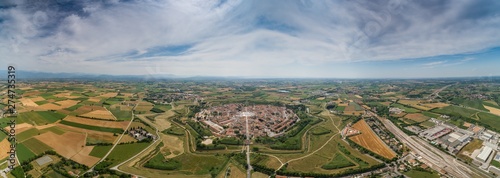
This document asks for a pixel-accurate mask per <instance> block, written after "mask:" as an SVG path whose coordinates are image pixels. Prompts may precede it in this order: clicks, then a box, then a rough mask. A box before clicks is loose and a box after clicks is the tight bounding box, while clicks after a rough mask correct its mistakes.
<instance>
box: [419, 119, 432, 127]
mask: <svg viewBox="0 0 500 178" xmlns="http://www.w3.org/2000/svg"><path fill="white" fill-rule="evenodd" d="M420 125H421V126H423V127H425V128H431V127H434V126H435V125H436V123H434V122H431V121H429V120H427V121H424V122H422V123H420Z"/></svg>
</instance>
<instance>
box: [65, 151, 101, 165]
mask: <svg viewBox="0 0 500 178" xmlns="http://www.w3.org/2000/svg"><path fill="white" fill-rule="evenodd" d="M92 149H94V146H85V147H83V149H82V150H80V152H78V153H77V154H76V155H74V156H73V157H71V159H72V160H73V161H76V162H77V163H80V164H84V165H86V166H88V167H91V166H92V165H94V164H95V163H97V162H98V161H99V160H100V158H98V157H94V156H90V155H89V154H90V152H91V151H92Z"/></svg>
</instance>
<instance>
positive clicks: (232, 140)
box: [215, 137, 243, 145]
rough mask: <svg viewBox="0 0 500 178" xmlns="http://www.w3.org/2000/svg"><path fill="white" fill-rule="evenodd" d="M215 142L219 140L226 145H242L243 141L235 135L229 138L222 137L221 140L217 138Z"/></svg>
mask: <svg viewBox="0 0 500 178" xmlns="http://www.w3.org/2000/svg"><path fill="white" fill-rule="evenodd" d="M215 142H219V143H222V144H225V145H242V144H243V141H242V140H241V139H238V138H234V137H229V138H222V139H220V140H218V139H216V140H215Z"/></svg>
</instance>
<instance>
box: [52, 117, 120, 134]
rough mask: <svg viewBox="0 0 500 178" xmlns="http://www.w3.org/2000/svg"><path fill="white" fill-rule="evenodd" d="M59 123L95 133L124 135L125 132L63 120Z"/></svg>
mask: <svg viewBox="0 0 500 178" xmlns="http://www.w3.org/2000/svg"><path fill="white" fill-rule="evenodd" d="M59 123H61V124H64V125H69V126H73V127H78V128H82V129H88V130H95V131H101V132H111V133H122V132H123V131H124V130H123V129H119V128H108V127H97V126H93V125H85V124H80V123H75V122H70V121H65V120H62V121H61V122H59Z"/></svg>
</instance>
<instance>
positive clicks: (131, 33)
mask: <svg viewBox="0 0 500 178" xmlns="http://www.w3.org/2000/svg"><path fill="white" fill-rule="evenodd" d="M0 62H1V63H3V64H4V65H5V66H4V67H5V68H6V67H7V65H14V66H16V68H17V70H29V71H40V72H71V73H91V74H112V75H166V74H173V75H177V76H234V77H279V78H292V77H293V78H297V77H299V78H308V77H314V78H316V77H322V78H330V77H331V78H428V77H464V76H500V1H498V0H460V1H456V0H439V1H435V0H418V1H417V0H370V1H364V0H363V1H362V0H351V1H335V0H329V1H319V0H298V1H291V0H290V1H288V0H287V1H285V0H252V1H250V0H183V1H179V0H140V1H139V0H137V1H135V0H81V1H71V0H39V1H29V0H2V1H0Z"/></svg>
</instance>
